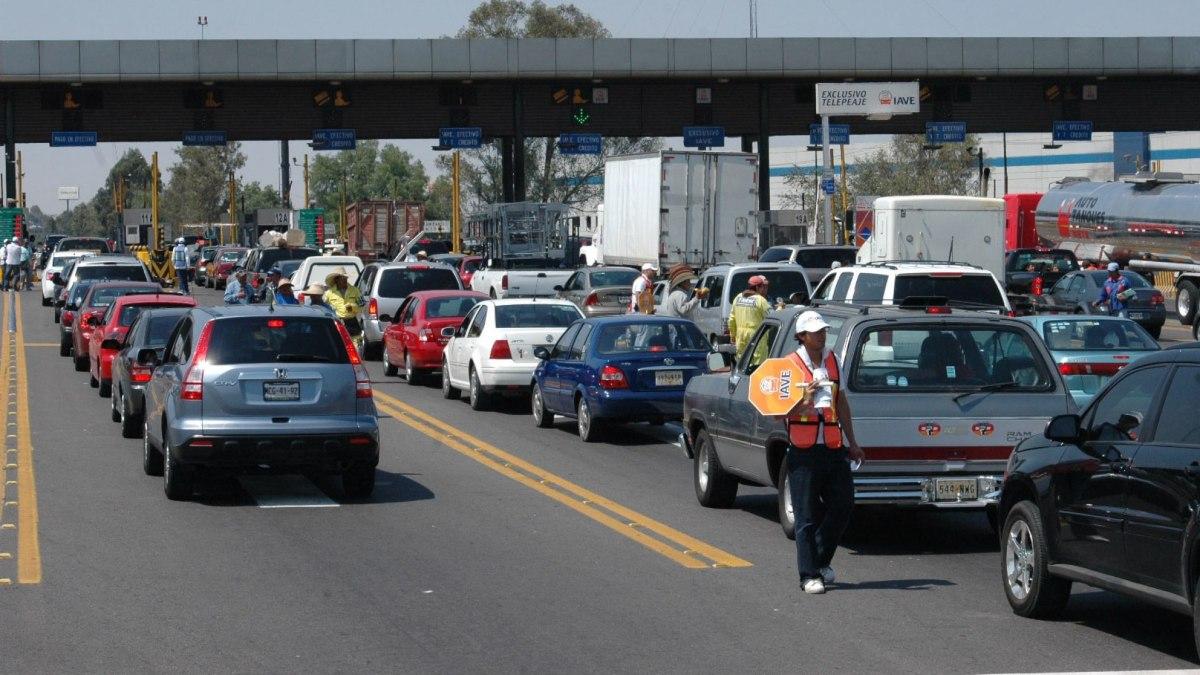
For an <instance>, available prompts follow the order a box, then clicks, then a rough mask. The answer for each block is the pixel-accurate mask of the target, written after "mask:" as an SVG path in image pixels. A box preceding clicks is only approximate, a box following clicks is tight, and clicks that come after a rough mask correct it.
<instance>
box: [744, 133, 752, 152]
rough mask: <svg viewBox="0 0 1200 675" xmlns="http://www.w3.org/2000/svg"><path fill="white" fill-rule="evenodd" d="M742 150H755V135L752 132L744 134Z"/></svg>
mask: <svg viewBox="0 0 1200 675" xmlns="http://www.w3.org/2000/svg"><path fill="white" fill-rule="evenodd" d="M742 152H754V137H753V136H751V135H750V134H743V135H742Z"/></svg>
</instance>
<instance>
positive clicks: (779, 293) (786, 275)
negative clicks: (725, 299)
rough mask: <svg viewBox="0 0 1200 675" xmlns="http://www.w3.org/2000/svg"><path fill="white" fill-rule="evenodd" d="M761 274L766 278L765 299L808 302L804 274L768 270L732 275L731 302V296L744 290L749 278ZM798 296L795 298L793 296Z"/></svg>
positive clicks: (793, 271)
mask: <svg viewBox="0 0 1200 675" xmlns="http://www.w3.org/2000/svg"><path fill="white" fill-rule="evenodd" d="M756 274H761V275H762V276H764V277H766V278H767V284H769V285H768V286H767V299H768V300H771V301H774V300H775V299H776V298H782V299H783V300H784V301H785V302H791V303H793V304H799V303H804V302H808V280H807V277H805V276H804V272H801V271H800V270H768V271H765V272H763V271H755V270H749V271H746V272H738V273H737V274H734V275H733V279H732V280H730V282H729V295H730V299H731V300H732V298H733V296H735V295H737V294H738V293H741V292H742V291H744V290H746V284H747V283H748V282H749V281H750V277H752V276H754V275H756ZM797 293H798V294H799V296H797V297H796V298H792V296H793V295H795V294H797Z"/></svg>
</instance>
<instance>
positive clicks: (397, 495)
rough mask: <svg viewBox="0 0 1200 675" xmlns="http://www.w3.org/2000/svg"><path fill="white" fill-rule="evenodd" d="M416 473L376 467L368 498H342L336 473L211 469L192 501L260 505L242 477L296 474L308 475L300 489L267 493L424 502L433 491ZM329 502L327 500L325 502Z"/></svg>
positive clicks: (286, 496)
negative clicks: (373, 482) (418, 479)
mask: <svg viewBox="0 0 1200 675" xmlns="http://www.w3.org/2000/svg"><path fill="white" fill-rule="evenodd" d="M413 475H416V474H404V473H392V472H389V471H384V470H382V469H376V470H375V491H374V492H373V493H372V494H371V497H370V498H369V499H364V500H356V501H350V500H346V499H344V498H343V495H342V486H341V480H340V478H339V477H338V476H332V475H324V474H317V473H307V474H304V475H303V476H301V475H300V474H288V473H278V472H272V471H271V470H269V469H267V470H258V469H253V470H249V471H244V472H232V471H211V472H206V473H205V474H203V475H202V477H201V478H200V480H199V481H198V482H197V484H196V494H195V495H193V497H192V500H193V501H194V502H196V503H198V504H204V505H205V506H234V507H237V506H241V507H246V506H249V507H257V506H259V503H258V501H257V500H256V499H255V496H254V495H253V494H251V492H250V491H249V490H247V488H246V485H245V483H244V482H243V481H242V480H241V479H242V478H243V477H254V476H280V477H295V478H297V479H299V480H300V481H302V482H303V481H304V479H305V478H307V481H308V482H303V483H302V484H301V485H300V486H299V487H301V488H305V486H306V489H299V490H296V491H293V492H273V493H272V494H270V495H269V496H270V497H272V498H273V499H277V500H282V501H284V502H288V501H292V500H295V501H296V502H297V505H304V503H305V502H306V501H310V502H311V501H312V500H313V498H314V497H315V498H316V499H317V500H332V501H333V502H336V503H338V504H344V505H367V504H400V503H404V502H416V501H424V500H427V499H433V498H434V496H435V495H434V494H433V491H432V490H430V489H429V488H427V487H425V486H424V485H423V484H421V483H420V482H418V481H416V480H414V479H413V478H411V477H410V476H413ZM326 503H328V501H326Z"/></svg>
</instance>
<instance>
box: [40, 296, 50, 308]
mask: <svg viewBox="0 0 1200 675" xmlns="http://www.w3.org/2000/svg"><path fill="white" fill-rule="evenodd" d="M49 306H50V298H42V307H49Z"/></svg>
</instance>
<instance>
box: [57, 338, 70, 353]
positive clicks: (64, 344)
mask: <svg viewBox="0 0 1200 675" xmlns="http://www.w3.org/2000/svg"><path fill="white" fill-rule="evenodd" d="M58 355H59V356H70V355H71V338H69V337H67V336H66V335H64V336H62V337H61V338H59V340H58Z"/></svg>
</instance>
